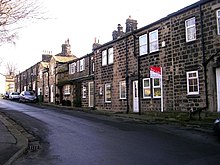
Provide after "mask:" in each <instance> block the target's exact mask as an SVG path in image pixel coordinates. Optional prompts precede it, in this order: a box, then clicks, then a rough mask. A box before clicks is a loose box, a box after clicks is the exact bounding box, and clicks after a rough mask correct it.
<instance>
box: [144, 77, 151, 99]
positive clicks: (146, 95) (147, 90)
mask: <svg viewBox="0 0 220 165" xmlns="http://www.w3.org/2000/svg"><path fill="white" fill-rule="evenodd" d="M143 98H144V99H145V98H151V89H150V78H145V79H143Z"/></svg>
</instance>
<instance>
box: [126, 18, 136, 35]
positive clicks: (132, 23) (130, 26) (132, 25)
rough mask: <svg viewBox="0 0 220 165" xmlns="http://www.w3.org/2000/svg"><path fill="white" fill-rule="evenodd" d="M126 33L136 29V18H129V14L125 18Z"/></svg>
mask: <svg viewBox="0 0 220 165" xmlns="http://www.w3.org/2000/svg"><path fill="white" fill-rule="evenodd" d="M125 24H126V33H129V32H132V31H134V30H137V24H138V23H137V20H134V19H131V16H129V18H128V19H127V20H126V23H125Z"/></svg>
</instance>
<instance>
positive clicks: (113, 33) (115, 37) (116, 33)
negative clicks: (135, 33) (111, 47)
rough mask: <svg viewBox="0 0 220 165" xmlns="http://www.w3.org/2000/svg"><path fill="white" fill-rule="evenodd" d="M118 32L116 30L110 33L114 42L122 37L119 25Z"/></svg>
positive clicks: (122, 33)
mask: <svg viewBox="0 0 220 165" xmlns="http://www.w3.org/2000/svg"><path fill="white" fill-rule="evenodd" d="M117 29H118V31H117V30H114V31H113V32H112V38H113V40H116V39H118V38H120V37H122V36H123V35H124V32H123V27H122V26H121V24H118V27H117Z"/></svg>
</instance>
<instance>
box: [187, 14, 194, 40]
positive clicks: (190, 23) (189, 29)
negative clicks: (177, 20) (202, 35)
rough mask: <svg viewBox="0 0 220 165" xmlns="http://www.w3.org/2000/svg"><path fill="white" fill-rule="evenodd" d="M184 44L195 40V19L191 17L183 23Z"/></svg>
mask: <svg viewBox="0 0 220 165" xmlns="http://www.w3.org/2000/svg"><path fill="white" fill-rule="evenodd" d="M185 28H186V42H191V41H194V40H196V18H195V17H192V18H190V19H187V20H186V21H185Z"/></svg>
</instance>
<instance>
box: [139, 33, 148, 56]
mask: <svg viewBox="0 0 220 165" xmlns="http://www.w3.org/2000/svg"><path fill="white" fill-rule="evenodd" d="M139 53H140V56H142V55H144V54H147V53H148V49H147V34H144V35H141V36H140V37H139Z"/></svg>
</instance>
